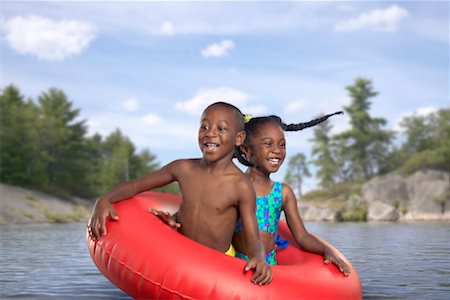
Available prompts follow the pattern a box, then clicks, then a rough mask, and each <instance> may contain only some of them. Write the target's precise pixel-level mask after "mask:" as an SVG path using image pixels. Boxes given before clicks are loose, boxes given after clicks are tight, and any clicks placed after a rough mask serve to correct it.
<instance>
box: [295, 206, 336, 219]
mask: <svg viewBox="0 0 450 300" xmlns="http://www.w3.org/2000/svg"><path fill="white" fill-rule="evenodd" d="M298 210H299V213H300V216H301V217H302V219H303V221H329V222H335V221H339V219H340V213H339V212H337V211H333V210H332V209H330V208H328V207H318V206H315V205H313V204H311V203H299V204H298Z"/></svg>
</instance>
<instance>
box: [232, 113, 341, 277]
mask: <svg viewBox="0 0 450 300" xmlns="http://www.w3.org/2000/svg"><path fill="white" fill-rule="evenodd" d="M339 113H342V112H337V113H334V114H339ZM334 114H330V115H326V116H323V117H321V118H318V119H315V120H313V121H311V122H307V123H300V124H291V125H286V124H284V123H283V122H282V121H281V119H280V118H279V117H277V116H268V117H258V118H252V119H250V120H249V121H248V122H247V123H246V124H245V131H246V138H245V141H244V144H243V145H242V146H241V147H240V148H239V149H238V150H237V153H236V155H235V156H236V157H237V158H238V160H239V161H240V162H241V163H243V164H244V165H246V166H248V167H249V168H248V169H247V171H246V175H247V176H248V178H249V179H250V181H251V182H252V183H253V187H254V188H255V192H256V196H257V198H256V218H257V221H258V228H259V230H260V237H261V240H262V242H263V244H264V248H265V250H266V253H267V254H266V260H267V262H268V263H269V264H271V265H276V257H275V243H276V234H277V230H278V222H279V220H280V214H281V211H282V210H284V213H285V215H286V220H287V224H288V226H289V228H290V230H291V232H292V235H293V236H294V238H295V240H296V241H297V242H298V243H299V244H300V245H301V247H302V248H303V249H305V250H306V251H309V252H313V253H317V254H321V255H323V256H324V262H325V263H326V264H328V263H330V262H332V263H334V264H335V265H336V266H337V267H338V268H339V270H340V271H341V272H343V273H344V274H345V275H346V276H348V275H349V273H350V268H349V266H348V265H347V264H346V263H345V262H344V261H343V260H342V259H341V258H339V257H338V256H337V255H336V253H334V252H333V251H332V250H331V249H330V248H328V247H327V246H325V245H324V244H323V243H322V242H321V241H319V240H318V239H317V238H315V237H314V236H313V235H311V234H310V233H309V232H308V231H307V230H306V228H305V226H304V224H303V221H302V218H301V217H300V215H299V213H298V209H297V200H296V198H295V195H294V193H293V191H292V189H291V187H290V186H288V185H286V184H283V183H281V182H273V181H272V180H271V179H270V174H271V173H275V172H277V171H278V169H279V168H280V167H281V164H282V163H283V161H284V159H285V157H286V140H285V137H284V131H297V130H302V129H304V128H307V127H311V126H314V125H316V124H319V123H321V122H323V121H325V120H326V119H328V118H329V117H330V116H332V115H334ZM233 245H234V247H235V249H236V257H240V258H243V259H245V260H248V257H247V253H248V249H247V245H246V243H245V238H244V234H243V231H242V220H239V221H238V223H237V226H236V230H235V235H234V237H233Z"/></svg>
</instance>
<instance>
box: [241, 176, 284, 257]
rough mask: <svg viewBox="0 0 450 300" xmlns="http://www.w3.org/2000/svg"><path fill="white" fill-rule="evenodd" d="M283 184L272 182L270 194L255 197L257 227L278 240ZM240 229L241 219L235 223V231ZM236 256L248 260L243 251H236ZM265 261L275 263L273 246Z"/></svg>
mask: <svg viewBox="0 0 450 300" xmlns="http://www.w3.org/2000/svg"><path fill="white" fill-rule="evenodd" d="M282 187H283V184H282V183H281V182H274V183H273V187H272V191H271V192H270V194H268V195H266V196H262V197H256V220H257V221H258V229H259V230H261V231H267V232H269V233H270V234H272V235H273V236H274V237H275V240H278V236H277V235H276V234H277V231H278V222H279V220H280V214H281V209H282V206H283V201H282V200H283V195H282V193H281V189H282ZM241 230H242V219H239V221H238V222H237V224H236V229H235V232H239V231H241ZM236 257H239V258H242V259H245V260H249V257H248V256H247V255H245V254H244V253H241V252H239V251H236ZM266 261H267V263H268V264H269V265H276V264H277V260H276V256H275V248H273V250H272V251H270V252H269V253H267V254H266Z"/></svg>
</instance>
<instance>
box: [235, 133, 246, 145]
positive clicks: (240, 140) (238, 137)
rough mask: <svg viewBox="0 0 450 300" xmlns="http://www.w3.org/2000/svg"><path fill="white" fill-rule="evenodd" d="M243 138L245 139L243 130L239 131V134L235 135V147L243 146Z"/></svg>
mask: <svg viewBox="0 0 450 300" xmlns="http://www.w3.org/2000/svg"><path fill="white" fill-rule="evenodd" d="M245 137H246V133H245V130H241V131H239V132H238V133H237V135H236V143H235V145H236V146H237V147H240V146H241V145H243V144H244V141H245Z"/></svg>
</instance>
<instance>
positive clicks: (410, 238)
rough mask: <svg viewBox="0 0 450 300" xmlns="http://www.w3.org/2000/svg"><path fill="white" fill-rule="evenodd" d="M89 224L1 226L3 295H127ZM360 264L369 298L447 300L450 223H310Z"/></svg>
mask: <svg viewBox="0 0 450 300" xmlns="http://www.w3.org/2000/svg"><path fill="white" fill-rule="evenodd" d="M84 228H85V226H84V224H80V223H75V224H63V225H34V226H30V225H21V226H19V225H14V226H5V225H3V226H0V243H1V251H0V262H1V266H2V267H1V269H0V284H1V286H0V298H1V299H13V298H16V299H130V298H129V297H128V296H127V295H126V294H124V293H123V292H122V291H121V290H119V289H118V288H116V287H115V286H114V285H113V284H111V283H110V282H109V281H108V280H107V279H106V278H105V277H104V276H103V275H101V274H100V273H99V271H98V270H97V268H96V267H95V265H94V264H93V262H92V260H91V258H90V257H89V254H88V252H87V247H86V242H85V236H84V234H85V233H84ZM307 228H308V230H310V231H311V232H313V233H315V234H317V235H319V236H321V237H322V238H324V239H326V240H327V241H328V242H330V243H331V244H333V245H334V246H336V247H337V248H338V249H339V250H341V252H342V253H344V254H345V255H346V256H347V257H348V258H349V259H350V261H351V262H352V263H353V265H354V266H355V267H356V269H357V270H358V273H359V276H360V278H361V282H362V284H363V291H364V298H365V299H450V296H449V295H450V280H449V278H450V255H449V254H450V242H449V241H450V224H440V223H434V224H369V223H363V224H359V223H358V224H357V223H308V224H307Z"/></svg>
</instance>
